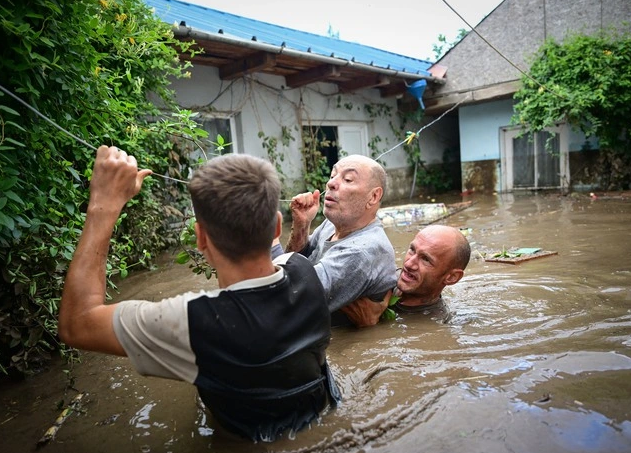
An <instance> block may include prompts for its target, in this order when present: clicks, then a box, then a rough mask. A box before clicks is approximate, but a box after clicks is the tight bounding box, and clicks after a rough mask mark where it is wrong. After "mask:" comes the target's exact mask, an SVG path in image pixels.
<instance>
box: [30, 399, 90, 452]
mask: <svg viewBox="0 0 631 453" xmlns="http://www.w3.org/2000/svg"><path fill="white" fill-rule="evenodd" d="M84 396H85V393H79V394H78V395H77V396H75V397H74V398H73V399H72V401H71V402H70V404H68V406H67V407H66V408H65V409H64V410H63V411H62V412H61V414H59V417H57V420H55V423H53V426H51V427H50V428H48V429H47V430H46V432H45V433H44V435H43V436H42V438H41V439H40V440H38V441H37V448H40V447H42V446H44V445H46V444H47V443H48V442H50V441H51V440H53V439H54V438H55V436H56V435H57V431H59V428H61V425H62V424H63V422H65V421H66V419H67V418H68V416H69V415H70V414H72V413H73V412H74V411H75V410H77V409H79V407H80V405H81V400H82V399H83V397H84Z"/></svg>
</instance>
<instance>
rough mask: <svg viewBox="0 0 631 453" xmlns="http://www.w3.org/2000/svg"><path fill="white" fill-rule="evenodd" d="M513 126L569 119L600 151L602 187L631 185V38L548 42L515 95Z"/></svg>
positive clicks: (534, 127)
mask: <svg viewBox="0 0 631 453" xmlns="http://www.w3.org/2000/svg"><path fill="white" fill-rule="evenodd" d="M515 99H516V100H517V101H518V104H517V105H516V106H515V111H516V113H515V116H514V118H513V122H514V123H515V124H520V125H522V126H523V127H524V130H525V131H526V132H531V133H534V132H538V131H542V130H544V129H546V128H548V127H552V126H554V125H555V124H557V123H558V122H562V121H565V122H567V123H569V124H570V125H571V126H572V127H573V128H575V129H577V130H581V131H582V132H583V133H585V134H586V135H587V136H588V137H589V136H596V137H598V138H599V140H600V148H601V150H600V151H601V168H600V171H599V173H600V174H601V178H602V179H601V185H602V186H603V187H604V188H606V189H627V188H629V186H630V184H631V146H630V145H631V129H630V128H629V121H628V118H629V117H630V116H631V35H629V34H628V33H627V34H621V33H618V32H614V31H606V32H602V33H600V34H597V35H594V36H583V35H573V36H570V37H568V38H567V39H566V40H565V41H563V43H561V44H559V43H557V42H556V41H554V40H548V41H546V42H545V43H544V45H543V46H542V47H541V48H540V49H539V51H538V52H537V54H536V55H535V57H534V60H533V62H532V65H531V68H530V72H529V74H528V75H527V76H524V77H523V78H522V88H521V89H520V90H519V91H518V92H517V93H516V94H515Z"/></svg>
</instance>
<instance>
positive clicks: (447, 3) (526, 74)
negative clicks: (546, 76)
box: [442, 0, 568, 99]
mask: <svg viewBox="0 0 631 453" xmlns="http://www.w3.org/2000/svg"><path fill="white" fill-rule="evenodd" d="M442 2H443V3H444V4H445V5H447V7H448V8H449V9H450V10H451V11H453V13H454V14H455V15H456V16H458V17H459V18H460V20H461V21H463V22H464V23H465V25H466V26H467V27H469V28H470V29H471V31H472V32H473V33H475V34H476V35H477V36H478V37H479V38H480V39H481V40H482V41H484V43H485V44H486V45H487V46H489V47H490V48H491V49H493V50H494V51H495V52H496V53H497V54H498V55H499V56H500V57H502V58H503V59H504V60H506V62H507V63H508V64H510V65H511V66H512V67H513V68H515V69H517V71H519V72H520V73H521V74H523V75H524V77H526V78H528V79H529V80H531V81H532V82H534V83H535V84H536V85H537V86H539V87H541V88H543V89H544V90H547V91H549V92H550V93H552V94H554V95H555V96H557V97H560V98H562V99H568V98H567V96H564V95H563V94H561V93H557V92H556V91H554V90H551V89H550V88H548V87H546V86H545V85H543V84H542V83H541V82H539V81H538V80H537V79H535V78H534V77H532V76H531V75H530V74H528V73H527V72H526V71H524V70H523V69H521V68H520V67H519V66H517V64H515V63H513V61H512V60H511V59H510V58H508V57H507V56H506V55H504V54H503V53H502V52H500V51H499V49H497V48H496V47H495V46H494V45H493V44H491V43H490V42H489V41H488V40H487V39H486V38H485V37H484V36H482V35H481V34H480V32H478V31H477V30H476V29H475V27H472V26H471V24H469V22H467V20H466V19H465V18H464V17H462V15H461V14H460V13H459V12H458V11H456V9H455V8H454V7H453V6H451V5H450V4H449V2H447V0H442Z"/></svg>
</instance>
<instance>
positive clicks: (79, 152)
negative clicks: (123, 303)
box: [0, 0, 197, 372]
mask: <svg viewBox="0 0 631 453" xmlns="http://www.w3.org/2000/svg"><path fill="white" fill-rule="evenodd" d="M0 23H1V25H2V27H1V28H0V42H2V48H1V50H0V84H1V85H2V86H3V87H5V88H7V89H9V90H10V91H12V92H13V93H16V94H17V95H18V96H19V97H20V98H21V99H23V100H24V101H26V102H28V103H29V104H30V105H32V106H34V107H35V108H37V109H38V110H39V111H40V112H41V113H42V114H44V115H46V116H47V117H49V118H51V119H52V120H54V121H55V122H56V123H57V124H59V125H60V126H61V127H63V128H65V129H67V130H68V131H70V132H71V133H73V134H75V135H76V136H78V137H81V138H82V139H84V140H85V141H86V142H88V143H90V144H92V145H96V146H98V145H100V144H108V145H116V146H119V147H120V148H122V149H125V150H126V151H128V152H130V153H131V154H133V155H134V156H136V158H137V160H138V163H139V166H140V167H144V168H150V169H152V170H154V172H155V173H159V174H166V173H173V172H175V173H176V174H175V176H176V177H177V176H179V177H181V176H180V175H179V174H177V170H178V169H179V168H180V166H181V164H182V159H180V156H179V154H178V148H177V146H175V145H174V141H173V140H170V139H169V138H170V137H172V136H173V134H177V135H179V136H180V137H182V136H187V135H188V136H194V135H196V134H197V131H196V129H195V126H194V123H193V122H192V120H191V114H190V112H186V111H179V110H178V109H177V107H176V106H175V104H174V101H173V98H174V97H173V92H172V91H171V89H170V88H169V83H170V79H171V78H173V77H183V76H184V77H185V76H186V75H187V73H186V66H187V65H186V64H184V63H182V62H180V60H179V57H178V55H179V53H180V52H182V53H186V52H189V53H190V46H191V44H187V43H180V42H179V41H177V40H176V39H174V37H173V34H172V32H171V28H170V25H168V24H165V23H163V22H162V21H160V20H159V19H157V18H156V17H154V16H153V14H152V12H151V11H150V10H149V9H148V7H147V6H146V5H145V4H144V3H143V2H142V0H100V1H99V2H94V1H90V0H78V1H73V2H63V1H59V0H34V1H29V2H21V1H17V0H8V1H6V2H3V4H2V6H0ZM156 102H157V103H159V105H160V108H158V107H157V106H156ZM167 111H171V112H174V114H173V115H170V116H169V115H167V116H165V114H164V113H163V112H167ZM0 128H1V129H0V266H1V270H2V278H1V279H0V282H1V283H2V286H0V370H5V371H6V370H11V369H13V370H19V372H28V371H29V370H30V369H32V368H33V367H34V366H36V364H38V363H40V362H41V361H42V360H44V359H45V358H46V356H47V354H48V353H49V352H50V351H51V350H54V349H56V348H57V347H58V346H59V345H58V344H57V340H56V329H57V323H56V315H57V310H58V304H59V300H60V294H61V286H62V282H63V278H64V275H65V271H66V269H67V266H68V264H69V260H70V259H71V258H72V255H73V252H74V248H75V245H76V243H77V240H78V237H79V235H80V232H81V229H82V227H83V222H84V212H85V207H86V203H87V199H88V198H87V197H88V185H89V179H90V172H91V167H92V163H93V160H94V157H95V153H94V151H93V150H91V149H88V148H86V147H85V146H83V145H81V144H80V143H77V142H76V141H75V140H73V139H72V138H70V137H69V136H68V135H67V134H65V133H63V132H62V131H60V130H58V129H56V128H55V127H53V126H52V125H50V124H49V123H47V122H45V121H42V120H41V119H40V118H39V117H37V116H36V115H34V114H33V113H32V112H31V111H29V110H28V109H26V108H25V107H24V106H23V105H21V104H20V103H18V102H17V101H15V100H14V99H12V98H11V97H9V96H8V95H6V94H4V93H1V92H0ZM165 184H166V183H165V182H163V181H162V180H157V178H149V180H147V184H145V186H146V187H145V188H144V189H143V191H142V192H141V194H140V195H139V196H138V197H137V198H136V199H134V200H133V201H132V202H130V204H129V205H128V208H127V209H126V212H125V213H124V214H123V216H122V217H121V219H120V220H119V222H118V224H117V226H116V231H115V234H114V236H113V238H112V242H111V256H110V259H109V261H108V264H107V270H108V282H109V284H110V285H113V278H114V277H115V276H117V275H118V276H122V277H124V276H125V275H126V273H127V271H128V268H129V267H130V266H132V265H134V264H135V263H138V262H143V261H144V260H145V259H146V258H148V257H150V256H151V254H152V253H155V252H156V251H158V250H161V249H163V248H164V247H166V246H167V245H169V243H170V242H169V241H170V240H171V239H170V235H169V231H168V230H167V229H165V218H166V215H167V214H168V213H175V212H176V211H177V210H175V209H173V208H171V207H169V211H167V210H166V208H165V205H166V203H165V200H167V198H168V197H174V198H177V196H178V194H179V192H180V190H181V188H177V187H176V186H173V185H170V186H167V187H165Z"/></svg>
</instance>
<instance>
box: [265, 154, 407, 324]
mask: <svg viewBox="0 0 631 453" xmlns="http://www.w3.org/2000/svg"><path fill="white" fill-rule="evenodd" d="M385 188H386V172H385V170H384V169H383V167H382V166H381V165H380V164H379V163H377V162H376V161H374V160H373V159H370V158H368V157H365V156H359V155H351V156H347V157H345V158H343V159H341V160H339V161H338V162H337V163H336V164H335V165H334V166H333V170H332V171H331V178H330V179H329V181H328V182H327V184H326V193H325V196H324V216H325V217H326V220H325V221H324V222H323V223H322V224H321V225H319V226H318V227H317V228H316V229H315V231H314V232H313V234H311V235H309V231H310V228H311V222H312V221H313V219H314V218H315V216H316V214H317V213H318V208H319V204H320V192H319V191H318V190H316V191H315V192H313V193H310V192H307V193H303V194H300V195H297V196H295V197H294V198H293V199H292V202H291V205H290V208H291V212H292V229H291V234H290V237H289V240H288V242H287V246H286V250H287V251H294V252H300V253H301V254H303V255H305V256H306V257H307V258H309V261H311V262H312V263H313V264H314V266H315V269H316V273H317V274H318V277H319V279H320V281H321V282H322V285H323V286H324V289H325V292H326V294H327V301H328V305H329V311H330V312H331V313H332V314H333V316H332V322H333V324H334V325H336V324H343V323H345V322H348V320H347V319H346V316H345V315H344V314H343V313H342V312H341V311H340V309H343V311H344V312H346V310H347V308H345V307H348V306H349V304H351V302H353V301H355V300H356V299H360V298H363V301H364V302H365V303H364V305H363V308H362V310H363V311H364V310H365V311H366V312H370V313H372V316H369V318H370V319H369V320H368V321H363V322H362V323H360V325H368V324H375V323H376V322H377V321H378V320H379V315H380V314H381V312H383V310H384V309H385V307H383V306H382V304H381V305H380V302H382V301H383V300H384V298H386V295H389V292H390V290H391V289H392V288H394V286H395V283H396V266H395V260H394V249H393V248H392V245H391V244H390V241H389V240H388V237H387V236H386V234H385V232H384V231H383V227H382V225H381V222H380V221H379V219H378V218H377V210H378V209H379V206H380V203H381V199H382V197H383V194H384V192H385ZM280 251H281V248H280V246H278V247H277V248H275V250H274V252H273V253H274V255H276V254H278V253H280ZM371 304H373V305H371Z"/></svg>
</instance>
